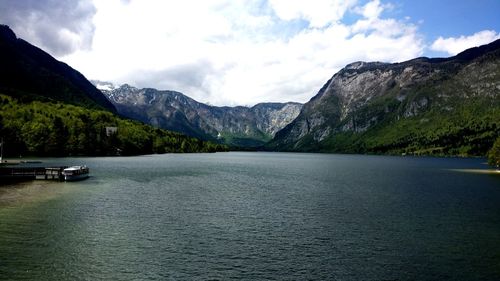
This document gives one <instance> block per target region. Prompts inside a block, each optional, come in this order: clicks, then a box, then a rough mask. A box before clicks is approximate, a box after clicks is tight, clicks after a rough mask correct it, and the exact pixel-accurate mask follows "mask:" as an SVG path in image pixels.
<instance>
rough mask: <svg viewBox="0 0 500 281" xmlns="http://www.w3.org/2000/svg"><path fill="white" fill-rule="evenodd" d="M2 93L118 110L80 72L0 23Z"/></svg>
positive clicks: (20, 97) (0, 82)
mask: <svg viewBox="0 0 500 281" xmlns="http://www.w3.org/2000/svg"><path fill="white" fill-rule="evenodd" d="M0 62H1V64H0V93H3V94H7V95H10V96H13V97H15V98H18V99H20V100H27V101H30V100H44V101H50V100H52V101H62V102H66V103H71V104H75V105H82V106H86V107H90V108H102V109H106V110H109V111H112V112H116V109H115V107H114V106H113V104H112V103H111V102H109V101H108V100H107V99H106V97H105V96H104V95H103V94H102V93H101V92H100V91H99V90H98V89H97V88H96V87H95V86H94V85H92V83H90V82H89V81H88V80H87V79H86V78H85V77H84V76H83V75H82V74H81V73H80V72H78V71H76V70H74V69H73V68H71V67H70V66H68V65H67V64H65V63H63V62H60V61H58V60H56V59H54V58H53V57H52V56H50V55H49V54H47V53H46V52H44V51H43V50H41V49H39V48H37V47H35V46H33V45H31V44H30V43H28V42H26V41H24V40H22V39H19V38H17V37H16V35H15V34H14V32H13V31H12V30H11V29H10V28H9V27H8V26H6V25H0Z"/></svg>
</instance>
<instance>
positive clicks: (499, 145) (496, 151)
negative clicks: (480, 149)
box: [488, 137, 500, 168]
mask: <svg viewBox="0 0 500 281" xmlns="http://www.w3.org/2000/svg"><path fill="white" fill-rule="evenodd" d="M488 164H490V165H491V166H494V167H497V168H500V137H498V138H497V140H496V141H495V143H494V144H493V147H492V148H491V149H490V151H489V152H488Z"/></svg>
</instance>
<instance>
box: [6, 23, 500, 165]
mask: <svg viewBox="0 0 500 281" xmlns="http://www.w3.org/2000/svg"><path fill="white" fill-rule="evenodd" d="M0 61H1V66H0V107H1V109H2V110H0V134H1V135H2V136H5V137H6V139H7V141H9V142H10V143H19V145H17V148H16V152H15V153H17V152H20V153H21V152H26V153H34V154H40V155H42V154H43V155H52V154H53V153H55V152H57V151H61V149H63V148H69V150H67V151H64V153H63V154H70V153H77V154H82V155H83V154H88V153H95V151H96V148H98V147H101V148H100V151H101V152H99V153H100V154H107V153H109V152H110V151H111V152H112V153H114V152H113V151H117V148H119V150H121V151H128V152H127V153H129V154H138V153H151V152H167V151H203V150H207V151H214V150H220V149H224V148H223V147H216V146H211V145H210V144H206V143H203V142H197V141H196V140H194V139H190V138H186V137H185V136H181V135H176V134H173V133H170V132H166V131H162V130H159V129H156V128H166V129H170V130H173V131H177V132H182V133H184V134H187V135H190V136H195V137H197V138H201V139H205V140H212V141H217V142H219V143H226V144H231V145H233V146H238V147H254V148H255V147H258V148H259V149H267V150H274V151H308V152H338V153H376V154H412V155H415V154H416V155H461V156H471V155H478V156H484V155H486V152H487V151H488V149H490V148H491V147H492V146H493V143H494V142H495V140H498V139H499V135H500V124H499V123H500V40H497V41H495V42H492V43H490V44H488V45H484V46H480V47H476V48H472V49H469V50H466V51H464V52H462V53H460V54H458V55H456V56H453V57H450V58H435V59H429V58H416V59H413V60H409V61H406V62H400V63H382V62H355V63H352V64H349V65H347V66H346V67H345V68H343V69H342V70H340V71H339V72H337V73H335V74H334V75H333V76H332V78H331V79H329V80H328V82H327V83H326V84H325V85H324V86H323V87H322V88H321V89H320V90H319V92H318V93H317V94H316V95H315V96H314V97H313V98H311V100H310V101H309V102H307V103H306V104H304V105H302V104H298V103H262V104H257V105H255V106H253V107H243V106H237V107H216V106H210V105H207V104H203V103H200V102H197V101H195V100H193V99H191V98H189V97H187V96H185V95H183V94H181V93H179V92H175V91H160V90H156V89H151V88H145V89H138V88H135V87H132V86H129V85H122V86H119V87H116V86H114V85H112V84H110V83H103V82H95V83H96V84H97V85H98V86H99V88H100V89H101V90H102V92H101V90H99V89H97V88H96V87H95V86H94V85H93V84H92V83H91V82H90V81H88V80H87V79H86V78H85V77H84V76H83V75H82V74H81V73H79V72H78V71H77V70H75V69H73V68H71V67H70V66H68V65H67V64H65V63H63V62H60V61H57V60H56V59H54V58H53V57H52V56H50V55H49V54H47V53H46V52H44V51H43V50H41V49H39V48H37V47H35V46H33V45H31V44H29V43H28V42H26V41H24V40H22V39H19V38H17V37H16V35H15V34H14V33H13V32H12V30H10V29H9V28H8V27H7V26H5V25H0ZM103 93H104V94H103ZM51 105H52V106H51ZM40 108H44V110H43V111H40ZM117 112H118V113H119V114H121V115H122V116H125V117H127V118H130V119H137V120H140V121H142V122H144V123H148V124H151V125H153V126H154V127H156V128H151V127H147V126H143V125H140V124H139V123H137V122H135V123H134V122H133V121H125V120H123V119H119V118H118V117H116V116H115V115H113V114H114V113H117ZM116 124H121V125H120V126H121V129H119V130H118V135H117V140H116V142H115V141H113V142H110V143H108V141H107V140H106V137H105V136H104V135H103V132H104V131H103V128H104V127H106V126H114V125H116ZM68 133H69V135H67V134H68ZM65 134H66V135H67V136H66V137H62V136H64V135H65Z"/></svg>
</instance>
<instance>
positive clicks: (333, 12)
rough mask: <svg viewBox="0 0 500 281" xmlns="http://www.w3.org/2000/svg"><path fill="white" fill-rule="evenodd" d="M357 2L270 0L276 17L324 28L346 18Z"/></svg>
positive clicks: (344, 0)
mask: <svg viewBox="0 0 500 281" xmlns="http://www.w3.org/2000/svg"><path fill="white" fill-rule="evenodd" d="M356 2H357V1H356V0H309V1H303V0H269V4H270V6H271V7H272V8H273V10H274V11H275V13H276V15H277V16H278V17H279V18H281V19H283V20H294V19H303V20H306V21H308V22H309V24H310V26H311V27H324V26H326V25H328V24H331V23H336V22H337V21H339V20H341V19H342V18H343V17H344V14H345V13H346V12H347V10H348V9H349V8H351V7H353V6H354V4H355V3H356Z"/></svg>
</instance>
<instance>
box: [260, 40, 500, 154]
mask: <svg viewBox="0 0 500 281" xmlns="http://www.w3.org/2000/svg"><path fill="white" fill-rule="evenodd" d="M465 108H467V109H465ZM498 108H500V40H497V41H495V42H492V43H490V44H488V45H484V46H480V47H477V48H472V49H469V50H466V51H464V52H462V53H460V54H458V55H457V56H454V57H450V58H436V59H430V58H416V59H413V60H409V61H406V62H401V63H393V64H389V63H380V62H373V63H366V62H355V63H352V64H349V65H347V66H346V67H345V68H343V69H342V70H340V71H339V72H337V73H336V74H334V75H333V76H332V78H331V79H330V80H329V81H328V82H327V83H326V84H325V85H324V86H323V87H322V88H321V90H320V91H319V92H318V94H317V95H316V96H314V97H313V98H312V99H311V100H310V101H309V102H308V103H306V104H305V105H304V107H303V109H302V111H301V113H300V114H299V116H298V117H297V118H296V119H295V120H294V121H293V122H292V123H290V124H289V125H288V126H286V127H285V128H284V129H282V130H281V131H279V132H277V133H276V136H275V138H274V139H273V141H272V142H271V143H270V145H269V146H270V147H271V148H274V149H276V148H278V149H282V150H327V151H339V152H347V151H355V152H367V151H368V152H370V151H379V150H397V149H401V147H404V146H405V145H406V146H409V145H411V142H417V140H416V139H417V138H422V139H421V140H418V142H419V143H418V145H415V147H420V146H425V145H429V144H428V143H427V142H431V141H429V140H427V139H423V138H424V137H423V136H427V135H432V133H430V132H432V131H433V130H436V125H435V124H444V122H445V121H443V120H449V118H450V116H455V117H454V119H453V120H452V121H446V122H450V123H446V124H444V125H443V126H444V128H446V129H443V132H442V134H443V136H442V140H443V142H444V141H448V142H449V139H451V138H449V137H446V135H445V134H451V132H450V130H452V129H451V128H455V130H458V129H456V128H464V129H463V130H464V131H463V132H462V133H461V134H462V135H461V138H460V140H457V141H456V142H457V143H460V142H461V141H462V137H463V136H465V135H466V134H471V136H469V137H468V140H469V141H470V143H468V145H467V146H466V148H463V149H469V150H473V149H476V150H477V151H480V150H481V149H484V147H485V145H484V144H485V143H489V142H491V141H492V140H493V139H494V136H495V134H498V132H493V133H491V131H488V130H489V129H488V128H489V127H491V128H495V126H494V125H493V124H491V122H494V121H492V120H495V119H496V120H498ZM464 110H470V111H471V112H475V113H474V114H472V113H471V112H468V113H464V112H463V111H464ZM495 112H496V113H495ZM489 114H491V116H495V115H496V117H486V116H489ZM467 117H468V118H469V119H467ZM464 118H465V119H464ZM479 118H490V119H486V120H481V119H479ZM476 119H477V120H476ZM458 120H459V121H458ZM470 120H476V121H474V122H478V123H479V124H481V125H474V126H473V127H472V128H469V127H464V126H468V125H467V124H471V122H472V121H470ZM412 122H415V124H414V123H412ZM407 123H408V124H412V126H414V127H412V130H413V131H412V132H414V133H415V134H417V135H416V136H413V135H405V134H404V133H405V131H406V130H409V129H407V128H408V127H411V126H408V125H406V126H403V125H400V126H401V127H400V129H399V130H396V131H393V129H392V128H395V127H398V124H407ZM430 124H433V125H432V126H435V127H433V128H432V129H430V132H429V131H425V130H424V129H420V128H426V127H431V125H430ZM471 126H472V125H471ZM482 126H485V127H482ZM437 128H441V127H437ZM481 130H484V131H481ZM497 131H498V130H497ZM484 132H488V134H490V135H491V136H492V137H488V134H486V133H484ZM389 133H391V134H392V135H391V136H390V137H385V134H389ZM483 133H484V134H483ZM473 134H477V135H473ZM398 138H399V139H398ZM429 138H430V139H432V141H433V142H439V141H440V140H441V139H440V138H441V136H436V135H433V136H432V138H431V137H429ZM376 139H379V140H382V141H386V142H394V143H392V144H388V143H376V141H374V140H376ZM438 140H439V141H438ZM473 141H477V143H473ZM356 142H358V143H356ZM442 145H443V147H446V145H448V146H451V144H449V143H446V144H442ZM478 147H481V148H478ZM440 149H442V148H440ZM483 152H484V151H483ZM412 153H413V152H412ZM474 153H477V152H474Z"/></svg>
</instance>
